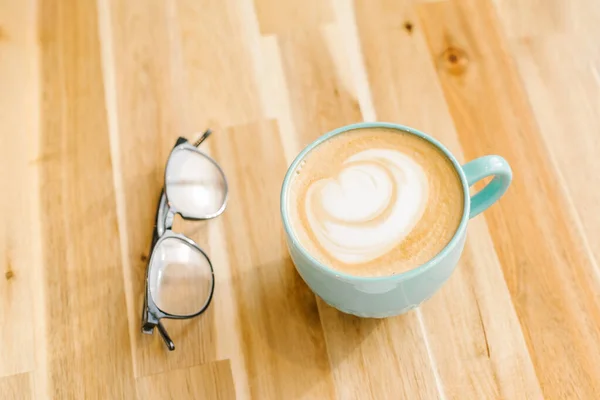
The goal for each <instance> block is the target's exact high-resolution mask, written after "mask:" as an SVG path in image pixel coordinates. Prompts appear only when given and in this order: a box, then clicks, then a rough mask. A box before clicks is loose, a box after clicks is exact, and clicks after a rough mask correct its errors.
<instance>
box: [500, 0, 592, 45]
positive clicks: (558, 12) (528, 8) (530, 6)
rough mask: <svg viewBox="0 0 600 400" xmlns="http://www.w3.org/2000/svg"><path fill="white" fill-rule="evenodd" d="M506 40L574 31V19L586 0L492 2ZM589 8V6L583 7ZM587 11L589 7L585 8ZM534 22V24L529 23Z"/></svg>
mask: <svg viewBox="0 0 600 400" xmlns="http://www.w3.org/2000/svg"><path fill="white" fill-rule="evenodd" d="M491 1H492V2H493V3H495V5H496V8H497V10H498V14H499V16H500V17H501V19H502V21H503V23H502V25H503V26H504V27H505V32H506V36H507V37H514V38H520V37H531V36H545V35H551V34H556V33H560V32H566V31H567V30H571V29H573V25H574V24H573V23H574V22H575V24H579V23H580V21H574V20H573V16H574V12H576V10H578V9H581V8H582V4H583V3H585V2H586V1H587V0H583V1H582V0H578V1H575V2H574V1H565V0H543V1H540V0H491ZM585 8H588V7H585ZM588 9H589V8H588ZM532 22H533V23H532Z"/></svg>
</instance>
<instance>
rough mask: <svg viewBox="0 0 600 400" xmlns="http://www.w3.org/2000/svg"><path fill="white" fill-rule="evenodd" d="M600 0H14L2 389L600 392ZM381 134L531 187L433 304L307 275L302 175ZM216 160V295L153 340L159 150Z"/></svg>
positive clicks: (5, 63) (206, 232) (2, 6)
mask: <svg viewBox="0 0 600 400" xmlns="http://www.w3.org/2000/svg"><path fill="white" fill-rule="evenodd" d="M599 15H600V7H599V6H598V3H597V2H596V1H594V0H578V1H577V2H567V1H562V0H548V1H545V2H540V1H538V0H523V1H515V0H444V1H430V0H397V1H393V0H372V1H367V0H326V1H316V0H310V1H308V2H301V1H298V0H282V1H274V0H224V1H217V0H204V1H200V2H198V1H193V0H148V1H143V0H131V1H126V2H119V1H112V0H84V1H75V0H66V1H54V0H27V1H21V2H15V1H8V0H0V87H2V91H1V92H0V121H1V122H0V183H1V184H2V185H3V187H4V188H5V189H6V190H5V191H4V193H3V196H2V197H1V198H2V200H0V205H1V207H0V218H1V219H2V221H3V222H4V229H0V353H1V355H2V356H1V357H0V398H2V399H4V398H8V399H13V398H14V399H29V398H36V399H62V398H67V399H70V398H77V399H79V398H103V399H113V398H114V399H134V398H140V399H148V398H150V399H153V398H156V399H163V398H177V399H185V398H190V399H196V398H202V399H234V398H235V399H261V400H262V399H281V398H286V399H299V398H303V399H313V398H317V399H340V400H345V399H385V398H400V399H418V398H422V399H435V398H440V399H450V398H452V399H454V398H456V399H488V398H490V399H492V398H494V399H496V398H497V399H521V398H531V399H539V398H544V397H545V398H549V399H555V398H557V399H558V398H560V399H562V398H585V399H588V398H589V399H593V398H598V397H599V395H600V385H599V384H598V382H600V367H599V365H600V344H599V343H600V295H599V293H600V290H599V289H600V269H599V268H598V265H599V260H600V247H599V245H598V243H600V219H599V218H598V217H597V216H598V215H599V213H598V204H599V203H600V197H599V194H598V190H597V186H598V185H597V184H595V182H596V181H597V179H596V177H595V174H594V172H595V171H596V170H597V169H598V160H597V153H598V152H599V151H600V141H599V140H598V138H599V137H600V136H599V135H598V134H597V131H598V129H599V128H600V113H599V111H598V110H600V50H599V48H598V46H597V43H596V40H595V38H596V37H597V36H598V35H597V33H599V31H598V29H597V27H596V25H597V17H598V16H599ZM361 120H369V121H370V120H381V121H391V122H398V123H401V124H405V125H409V126H413V127H415V128H418V129H420V130H423V131H425V132H427V133H430V134H431V135H432V136H434V137H436V138H437V139H438V140H440V141H442V142H443V143H444V144H445V145H446V146H447V147H448V148H449V149H450V150H451V151H452V152H453V153H454V154H455V155H456V156H457V158H458V159H459V160H461V161H462V162H466V161H468V160H471V159H473V158H476V157H479V156H482V155H484V154H490V153H497V154H500V155H502V156H504V157H505V158H507V159H508V161H509V162H510V163H511V165H512V167H513V171H514V182H513V185H512V187H511V188H510V190H509V192H508V193H507V194H506V196H505V197H503V198H502V199H501V200H500V202H499V203H498V204H496V205H494V206H493V207H492V208H491V209H490V210H489V211H487V212H486V213H485V214H484V215H482V216H479V217H477V218H476V219H474V220H472V221H471V222H470V224H469V228H468V239H467V244H466V247H465V251H464V254H463V256H462V258H461V260H460V263H459V265H458V267H457V269H456V271H455V273H454V275H453V276H452V278H451V279H450V280H449V281H448V283H447V284H446V285H445V286H444V287H443V288H442V290H440V292H439V293H437V294H436V295H435V296H434V297H433V298H432V299H430V300H429V301H428V302H426V303H425V304H423V305H422V306H421V307H420V308H419V309H417V310H415V311H413V312H410V313H408V314H406V315H403V316H399V317H395V318H387V319H384V320H368V319H359V318H356V317H352V316H349V315H345V314H342V313H340V312H339V311H337V310H335V309H333V308H331V307H329V306H328V305H326V304H324V303H323V302H322V301H321V300H320V299H318V298H316V297H315V296H314V294H313V293H312V292H310V290H309V289H308V288H307V286H306V285H305V284H304V282H303V281H302V279H301V278H300V277H299V276H298V274H297V273H296V271H295V270H294V268H293V265H292V264H291V261H290V259H289V256H288V255H287V251H286V248H285V244H284V241H283V232H282V227H281V222H280V218H279V190H280V188H281V181H282V178H283V175H284V173H285V170H286V168H287V165H288V164H289V163H290V162H291V161H292V159H293V158H294V157H295V155H296V154H297V153H298V151H300V149H301V148H302V147H304V146H305V145H306V144H308V143H309V142H310V141H312V140H314V139H315V138H317V137H318V136H320V135H322V134H323V133H326V132H327V131H329V130H331V129H334V128H337V127H339V126H342V125H345V124H348V123H353V122H358V121H361ZM206 128H212V129H213V131H214V135H213V136H212V137H211V138H210V140H208V141H207V142H205V143H204V144H202V150H203V151H206V152H207V153H208V154H210V155H211V156H212V157H214V158H215V159H216V160H217V162H219V163H220V164H221V165H222V166H223V168H224V170H225V172H226V174H227V178H228V180H229V184H230V203H229V206H228V208H227V210H226V212H225V213H224V214H223V215H222V216H221V217H219V218H216V219H213V220H209V221H202V222H199V221H182V220H180V219H178V220H176V222H175V226H174V228H175V230H176V231H178V232H182V233H184V234H186V235H187V236H189V237H190V238H192V239H193V240H195V241H196V242H197V243H198V244H199V245H200V246H201V247H202V248H203V249H204V250H205V251H206V252H207V253H208V254H209V256H210V258H211V260H212V262H213V265H214V268H215V277H216V292H215V297H214V299H213V303H212V304H211V306H210V308H209V309H208V310H207V311H206V312H205V313H204V314H202V315H201V316H199V317H198V318H194V319H192V320H189V321H167V322H165V325H166V326H167V328H168V330H169V333H170V334H171V336H172V337H173V340H174V341H175V343H176V345H177V350H176V351H175V352H168V351H166V349H165V348H164V345H163V343H162V342H161V340H160V338H159V337H158V335H157V334H155V335H154V336H147V335H142V334H141V332H140V315H141V307H142V299H143V297H142V296H143V288H144V282H143V280H144V276H145V268H146V263H147V258H148V256H149V250H150V249H149V245H150V240H151V232H152V227H153V224H154V217H155V208H156V203H157V201H158V195H159V193H160V189H161V187H162V185H163V180H164V166H165V163H166V159H167V156H168V154H169V152H170V150H171V148H172V146H173V145H174V143H175V140H176V138H177V137H179V136H184V137H187V138H188V139H190V140H191V139H195V137H196V135H197V134H198V133H199V132H202V131H203V130H204V129H206Z"/></svg>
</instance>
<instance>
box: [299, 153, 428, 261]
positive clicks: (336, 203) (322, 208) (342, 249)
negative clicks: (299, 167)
mask: <svg viewBox="0 0 600 400" xmlns="http://www.w3.org/2000/svg"><path fill="white" fill-rule="evenodd" d="M428 188H429V185H428V179H427V175H426V174H425V172H424V171H423V169H422V168H421V166H420V165H419V164H418V163H417V162H416V161H415V160H413V159H412V158H411V157H410V156H408V155H407V154H404V153H401V152H399V151H396V150H390V149H368V150H364V151H361V152H359V153H356V154H354V155H352V156H350V157H348V158H347V159H346V160H344V162H343V163H342V165H341V168H340V170H339V171H338V174H337V176H331V177H328V178H325V179H321V180H318V181H316V182H313V183H312V184H311V185H310V186H309V187H308V190H307V194H306V197H305V209H306V216H307V221H308V223H309V225H310V228H311V230H312V232H313V233H314V236H315V238H316V241H317V242H318V243H319V244H320V245H321V246H322V247H323V249H324V250H325V251H326V252H327V253H329V255H330V256H332V257H334V258H335V259H337V260H339V261H341V262H343V263H347V264H359V263H365V262H369V261H372V260H374V259H376V258H378V257H380V256H382V255H384V254H386V253H387V252H389V251H390V250H391V249H393V248H394V247H396V246H398V245H399V244H400V243H402V241H403V240H404V238H405V237H406V236H407V235H408V234H409V233H410V232H411V230H412V229H413V228H414V227H415V225H416V224H417V223H418V222H419V220H420V218H421V216H422V215H423V212H424V210H425V206H426V204H427V199H428V194H429V193H428Z"/></svg>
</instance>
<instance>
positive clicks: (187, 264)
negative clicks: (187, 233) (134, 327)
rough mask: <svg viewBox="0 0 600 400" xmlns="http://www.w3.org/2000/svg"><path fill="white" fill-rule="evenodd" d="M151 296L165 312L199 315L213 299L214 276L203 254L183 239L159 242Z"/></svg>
mask: <svg viewBox="0 0 600 400" xmlns="http://www.w3.org/2000/svg"><path fill="white" fill-rule="evenodd" d="M149 283H150V294H151V295H152V299H153V300H154V303H155V304H156V305H157V307H158V308H160V309H161V310H162V311H164V312H166V313H169V314H173V315H191V314H196V313H197V312H199V311H200V310H202V309H203V308H204V306H205V305H206V302H207V301H208V299H209V298H210V294H211V290H212V286H213V275H212V272H211V269H210V263H209V261H208V259H207V258H206V256H205V255H204V253H202V252H201V251H199V250H198V249H197V248H195V247H193V246H190V245H188V244H187V243H186V242H184V241H183V240H181V239H177V238H166V239H164V240H162V241H161V242H159V244H158V246H157V248H156V249H155V250H154V253H153V254H152V261H151V265H150V282H149Z"/></svg>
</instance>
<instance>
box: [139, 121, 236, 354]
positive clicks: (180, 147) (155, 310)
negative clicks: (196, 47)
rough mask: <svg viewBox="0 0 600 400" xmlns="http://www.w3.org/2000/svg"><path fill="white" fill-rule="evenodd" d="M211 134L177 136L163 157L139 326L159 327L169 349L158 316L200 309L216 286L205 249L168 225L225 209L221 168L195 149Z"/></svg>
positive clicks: (190, 315) (185, 314) (181, 314)
mask: <svg viewBox="0 0 600 400" xmlns="http://www.w3.org/2000/svg"><path fill="white" fill-rule="evenodd" d="M210 134H211V131H210V130H207V131H206V132H205V133H204V134H203V135H202V137H201V138H200V139H198V140H197V141H196V142H195V143H194V144H191V143H190V142H188V141H187V140H186V139H184V138H179V139H177V142H176V143H175V146H174V147H173V150H171V154H170V155H169V158H168V160H167V166H166V169H165V186H164V188H163V190H162V191H161V196H160V201H159V203H158V209H157V211H156V224H155V226H154V233H153V237H152V251H151V252H150V257H149V261H148V267H147V270H146V296H145V300H144V309H143V315H142V332H143V333H146V334H150V335H151V334H152V333H153V332H154V328H155V327H157V328H158V332H159V333H160V335H161V336H162V338H163V340H164V342H165V344H166V345H167V347H168V348H169V350H175V344H174V343H173V341H172V340H171V338H170V337H169V335H168V333H167V331H166V330H165V327H164V326H163V324H162V323H161V322H160V320H161V319H162V318H170V319H188V318H193V317H196V316H198V315H200V314H202V313H203V312H204V311H205V310H206V309H207V308H208V306H209V304H210V301H211V300H212V296H213V291H214V288H215V279H214V272H213V267H212V264H211V262H210V259H209V258H208V256H207V255H206V253H204V251H203V250H202V249H201V248H200V247H199V246H198V245H197V244H196V243H195V242H194V241H193V240H191V239H189V238H188V237H186V236H184V235H182V234H179V233H175V232H173V231H172V230H171V228H172V226H173V220H174V218H175V215H176V214H179V215H180V216H181V217H182V218H183V219H187V220H206V219H211V218H215V217H217V216H219V215H220V214H221V213H222V212H223V211H224V210H225V207H226V205H227V180H226V179H225V174H224V173H223V170H222V169H221V167H219V165H218V164H217V163H216V162H215V161H214V160H213V159H212V158H210V157H209V156H208V155H206V154H204V153H203V152H201V151H200V150H198V147H199V146H200V144H201V143H202V142H204V140H206V139H207V138H208V137H209V136H210Z"/></svg>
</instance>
